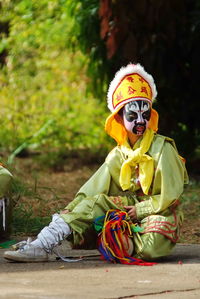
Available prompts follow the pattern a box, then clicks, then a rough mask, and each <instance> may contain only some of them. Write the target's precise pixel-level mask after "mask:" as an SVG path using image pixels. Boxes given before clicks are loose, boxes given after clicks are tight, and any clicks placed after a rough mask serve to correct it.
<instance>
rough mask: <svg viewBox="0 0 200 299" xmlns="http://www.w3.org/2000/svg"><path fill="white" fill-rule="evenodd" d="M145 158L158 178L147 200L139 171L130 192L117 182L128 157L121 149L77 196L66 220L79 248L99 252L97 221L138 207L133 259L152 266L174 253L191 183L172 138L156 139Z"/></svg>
mask: <svg viewBox="0 0 200 299" xmlns="http://www.w3.org/2000/svg"><path fill="white" fill-rule="evenodd" d="M137 142H138V143H140V142H141V139H140V140H138V141H137ZM147 154H148V155H150V156H151V157H152V158H153V160H154V177H153V181H152V184H151V188H150V191H149V194H148V195H144V193H143V192H142V189H141V186H140V183H139V180H138V170H137V167H135V168H132V178H131V186H130V189H129V190H128V191H122V189H121V186H120V184H119V176H120V169H121V166H122V164H123V162H124V161H125V160H126V157H125V155H124V154H123V152H122V150H121V147H120V146H117V147H115V148H114V149H113V150H112V151H111V152H110V153H109V155H108V156H107V158H106V160H105V162H104V164H103V165H102V166H101V167H100V168H99V169H98V170H97V171H96V173H95V174H94V175H93V176H92V177H91V178H90V179H89V180H88V181H87V182H86V183H85V184H84V185H83V186H82V188H81V189H80V190H79V191H78V193H77V194H76V197H75V199H74V200H73V201H72V202H70V203H69V204H68V206H67V207H66V209H68V210H69V211H70V212H69V213H68V214H62V218H63V219H64V220H65V221H66V223H68V224H69V225H70V226H71V228H72V230H73V243H74V245H75V246H77V245H83V246H85V247H86V246H88V243H89V245H93V246H95V245H94V244H95V241H96V236H95V234H94V231H93V221H94V219H95V218H97V217H99V216H102V215H104V214H105V213H106V212H107V211H108V210H109V209H121V210H125V209H124V206H125V205H135V207H136V213H137V219H138V222H139V225H140V226H141V228H142V229H143V231H142V232H140V233H135V234H134V237H133V242H134V248H135V249H134V255H135V256H136V257H140V258H143V259H147V260H151V259H155V258H158V257H161V256H166V255H168V254H169V253H170V251H171V249H172V248H173V247H174V245H175V244H176V242H177V241H178V237H179V232H180V225H181V223H182V221H183V215H182V212H181V211H180V206H179V198H180V195H181V194H182V192H183V188H184V183H187V181H188V177H187V172H186V169H185V165H184V162H183V161H182V159H181V158H180V156H179V155H178V153H177V150H176V146H175V144H174V141H173V140H172V139H170V138H167V137H164V136H161V135H158V134H156V135H155V136H154V139H153V141H152V144H151V146H150V148H149V151H148V153H147ZM90 247H91V246H90Z"/></svg>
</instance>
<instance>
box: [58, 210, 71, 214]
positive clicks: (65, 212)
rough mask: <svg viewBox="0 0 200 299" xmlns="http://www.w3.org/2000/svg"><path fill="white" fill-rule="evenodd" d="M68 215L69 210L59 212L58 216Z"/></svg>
mask: <svg viewBox="0 0 200 299" xmlns="http://www.w3.org/2000/svg"><path fill="white" fill-rule="evenodd" d="M68 213H69V210H63V211H60V214H68Z"/></svg>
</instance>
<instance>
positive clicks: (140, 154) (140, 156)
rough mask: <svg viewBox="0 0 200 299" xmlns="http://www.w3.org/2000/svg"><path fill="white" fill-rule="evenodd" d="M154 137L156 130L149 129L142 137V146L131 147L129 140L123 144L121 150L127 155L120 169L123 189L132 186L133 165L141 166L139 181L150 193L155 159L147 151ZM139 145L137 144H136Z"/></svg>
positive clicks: (120, 181) (145, 190)
mask: <svg viewBox="0 0 200 299" xmlns="http://www.w3.org/2000/svg"><path fill="white" fill-rule="evenodd" d="M153 137H154V131H153V130H152V129H149V128H148V129H147V130H146V131H145V133H144V135H143V137H142V141H141V143H140V146H139V147H138V148H136V149H131V147H130V145H129V143H128V142H127V141H125V142H124V144H123V145H121V150H122V152H123V153H124V154H125V156H127V157H128V158H127V160H125V161H124V163H123V164H122V167H121V171H120V178H119V183H120V186H121V188H122V190H123V191H124V190H128V189H129V188H130V186H131V167H136V166H137V165H138V166H139V181H140V184H141V188H142V191H143V192H144V194H148V191H149V188H150V186H151V182H152V179H153V173H154V161H153V159H152V158H151V157H150V156H149V155H146V152H147V151H148V150H149V148H150V146H151V143H152V140H153ZM136 146H137V145H136Z"/></svg>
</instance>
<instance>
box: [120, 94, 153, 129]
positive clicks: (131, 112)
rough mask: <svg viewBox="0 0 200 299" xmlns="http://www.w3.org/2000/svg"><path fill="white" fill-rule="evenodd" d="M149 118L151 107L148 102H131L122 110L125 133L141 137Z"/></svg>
mask: <svg viewBox="0 0 200 299" xmlns="http://www.w3.org/2000/svg"><path fill="white" fill-rule="evenodd" d="M150 117H151V105H150V103H149V102H148V101H143V100H142V101H132V102H129V103H127V104H126V105H125V106H124V108H123V121H124V126H125V128H126V130H127V131H129V132H131V133H134V134H136V135H143V134H144V132H145V130H146V128H147V127H148V122H149V120H150Z"/></svg>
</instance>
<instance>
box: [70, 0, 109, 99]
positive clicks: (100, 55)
mask: <svg viewBox="0 0 200 299" xmlns="http://www.w3.org/2000/svg"><path fill="white" fill-rule="evenodd" d="M99 3H100V1H99V0H84V1H83V0H79V1H73V0H67V4H68V8H69V9H68V12H69V16H70V17H71V18H72V19H73V23H72V27H71V29H70V34H69V35H68V38H69V45H70V47H72V49H75V50H76V49H80V50H81V51H82V52H83V53H84V54H86V55H87V56H88V64H87V68H86V72H87V74H88V75H89V77H90V78H91V84H89V87H90V89H91V90H92V91H93V92H94V94H95V95H97V96H98V98H101V99H102V97H103V96H105V93H106V90H107V82H108V79H109V76H108V74H109V73H111V71H110V68H111V65H112V63H111V62H110V61H108V60H107V56H106V47H105V43H104V41H103V40H101V39H100V20H99Z"/></svg>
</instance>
